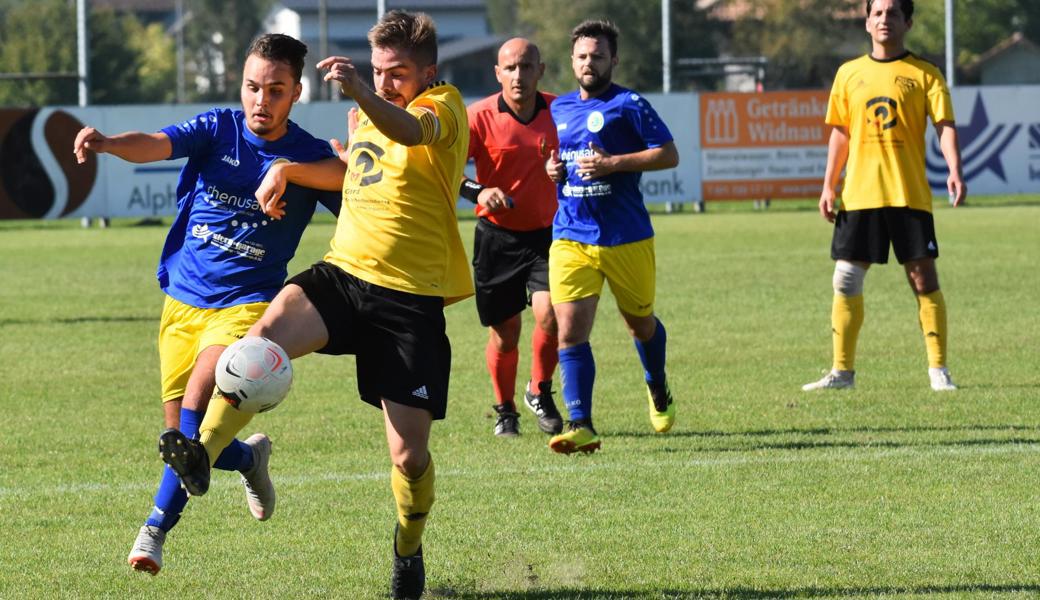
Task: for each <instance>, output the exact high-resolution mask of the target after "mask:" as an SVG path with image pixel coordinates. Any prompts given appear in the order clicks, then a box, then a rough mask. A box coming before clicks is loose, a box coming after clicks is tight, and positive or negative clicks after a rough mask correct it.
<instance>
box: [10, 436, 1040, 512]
mask: <svg viewBox="0 0 1040 600" xmlns="http://www.w3.org/2000/svg"><path fill="white" fill-rule="evenodd" d="M962 441H963V442H966V443H968V444H970V443H971V442H972V440H962ZM823 450H824V451H823V452H814V451H813V449H811V448H807V449H798V450H772V451H771V454H769V455H750V456H749V455H748V454H749V453H760V452H763V451H762V450H759V449H755V450H748V451H743V452H740V451H735V450H730V451H722V452H726V453H727V454H729V456H715V457H711V458H695V459H691V460H681V459H663V460H641V461H625V462H605V461H603V460H600V461H599V462H593V461H596V460H597V459H599V458H602V459H608V458H609V459H613V458H616V457H617V455H598V456H593V457H577V459H574V458H566V457H556V456H547V457H546V460H547V461H553V460H558V461H559V460H564V461H567V463H566V464H559V463H556V464H553V463H552V462H547V463H546V464H544V465H542V466H539V467H527V466H525V467H518V468H507V469H445V470H443V471H440V470H439V471H438V472H437V476H438V477H464V478H471V477H480V478H486V477H488V476H492V475H503V474H514V475H517V474H518V475H532V474H541V475H552V474H559V473H573V472H580V471H622V470H630V469H633V468H639V467H647V468H660V467H666V466H667V467H668V468H670V469H682V468H690V469H695V468H718V467H727V466H732V465H755V464H777V463H781V464H789V463H824V462H832V463H842V462H872V461H880V460H887V459H890V458H914V459H927V458H933V457H935V456H984V455H1000V454H1032V453H1037V452H1040V442H1019V443H1014V444H1011V445H1008V444H1006V443H1002V442H999V441H997V442H993V443H992V444H990V445H982V444H980V445H964V446H929V445H927V444H924V445H922V446H907V447H901V448H870V447H869V446H868V447H864V448H838V449H835V448H831V447H826V448H823ZM836 450H837V451H836ZM738 453H740V454H743V455H741V456H734V454H738ZM389 477H390V474H389V469H387V470H386V471H379V472H375V473H322V474H311V475H278V477H277V479H276V481H277V482H278V484H279V485H311V484H316V483H326V482H332V483H343V482H350V481H371V480H382V479H389ZM239 485H240V484H239V483H238V480H237V478H235V479H227V478H225V477H221V476H220V475H217V478H216V479H214V481H213V483H212V485H211V486H210V487H211V489H212V488H233V487H238V486H239ZM153 489H155V483H154V482H146V483H125V484H109V483H100V482H86V483H70V484H61V485H52V486H24V487H2V488H0V500H7V499H17V500H25V499H30V498H35V497H46V496H67V495H81V494H93V493H98V494H110V493H114V492H140V491H142V490H153Z"/></svg>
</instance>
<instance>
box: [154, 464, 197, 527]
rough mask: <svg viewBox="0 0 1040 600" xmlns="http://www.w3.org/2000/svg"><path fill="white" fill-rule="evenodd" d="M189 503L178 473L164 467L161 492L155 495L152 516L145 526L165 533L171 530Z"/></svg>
mask: <svg viewBox="0 0 1040 600" xmlns="http://www.w3.org/2000/svg"><path fill="white" fill-rule="evenodd" d="M187 503H188V493H187V492H185V491H184V490H183V489H181V480H180V479H179V478H178V477H177V473H175V472H174V470H173V469H171V468H170V467H165V466H163V468H162V478H161V479H160V480H159V491H158V492H156V493H155V505H154V506H152V514H151V515H149V516H148V519H146V520H145V524H146V525H152V526H153V527H158V528H160V529H162V530H163V531H168V530H171V529H173V528H174V525H176V524H177V522H178V521H180V520H181V512H182V511H184V506H185V505H186V504H187Z"/></svg>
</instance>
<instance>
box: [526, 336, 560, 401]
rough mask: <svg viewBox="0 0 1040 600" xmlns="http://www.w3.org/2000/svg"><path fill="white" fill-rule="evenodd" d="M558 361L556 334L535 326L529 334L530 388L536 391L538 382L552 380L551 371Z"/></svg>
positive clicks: (554, 368)
mask: <svg viewBox="0 0 1040 600" xmlns="http://www.w3.org/2000/svg"><path fill="white" fill-rule="evenodd" d="M559 362H560V354H559V352H557V350H556V336H552V335H549V334H548V333H546V332H545V330H543V329H542V328H541V327H538V326H535V327H534V333H532V334H531V386H532V387H534V389H533V390H531V391H532V392H534V393H537V392H538V384H539V383H540V382H542V381H552V376H553V371H555V370H556V365H557V364H559Z"/></svg>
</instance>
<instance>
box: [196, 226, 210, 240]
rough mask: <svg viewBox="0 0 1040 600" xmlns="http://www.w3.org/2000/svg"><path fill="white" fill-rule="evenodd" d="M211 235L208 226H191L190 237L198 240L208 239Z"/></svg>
mask: <svg viewBox="0 0 1040 600" xmlns="http://www.w3.org/2000/svg"><path fill="white" fill-rule="evenodd" d="M212 233H213V232H211V231H210V230H209V225H192V226H191V235H192V236H194V237H197V238H199V239H200V240H206V239H208V238H209V236H210V234H212Z"/></svg>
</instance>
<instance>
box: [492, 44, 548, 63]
mask: <svg viewBox="0 0 1040 600" xmlns="http://www.w3.org/2000/svg"><path fill="white" fill-rule="evenodd" d="M521 57H522V58H525V59H527V60H530V61H531V63H533V64H536V65H537V64H538V63H540V62H542V53H541V52H539V51H538V46H535V45H534V44H533V43H532V42H531V40H529V39H526V38H521V37H515V38H513V39H511V40H506V43H504V44H502V47H501V48H499V49H498V64H499V66H502V65H503V64H506V63H509V62H513V61H516V60H517V59H520V58H521Z"/></svg>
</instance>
